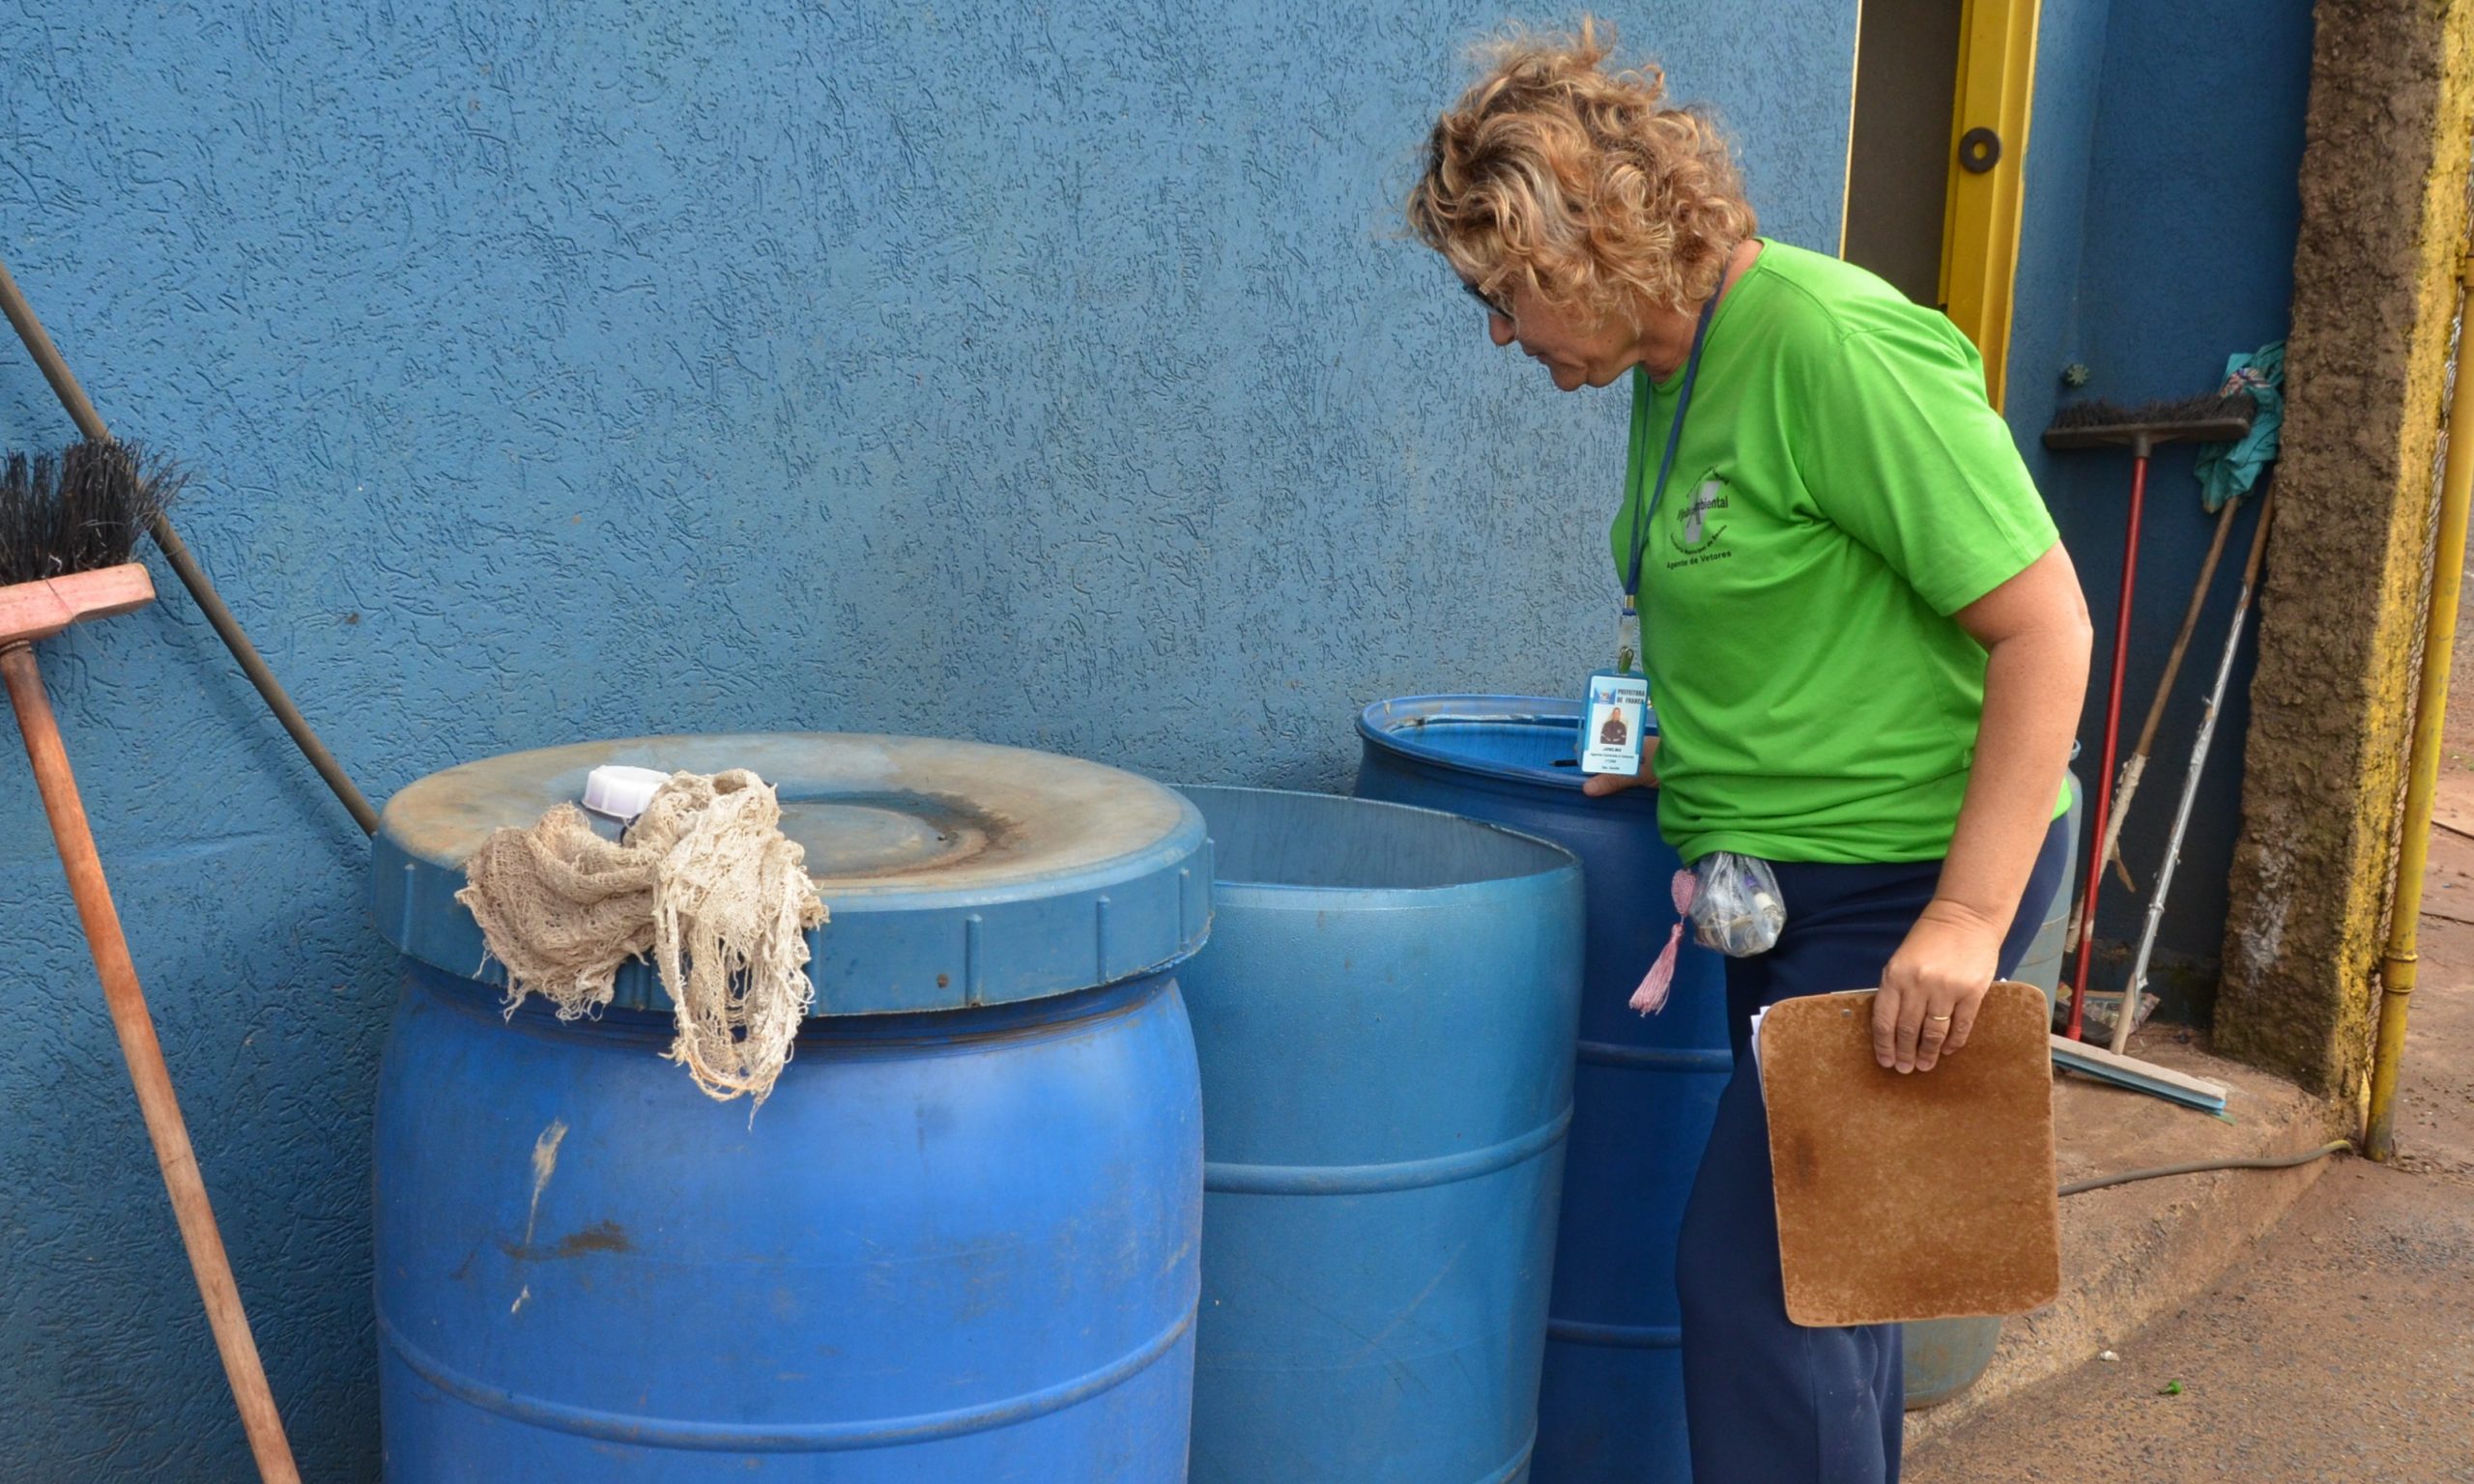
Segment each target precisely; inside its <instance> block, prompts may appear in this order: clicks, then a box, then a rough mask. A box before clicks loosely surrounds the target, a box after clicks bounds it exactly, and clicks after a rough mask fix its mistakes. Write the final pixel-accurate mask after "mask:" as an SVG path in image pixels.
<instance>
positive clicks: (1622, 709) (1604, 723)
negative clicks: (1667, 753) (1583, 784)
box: [1581, 674, 1650, 777]
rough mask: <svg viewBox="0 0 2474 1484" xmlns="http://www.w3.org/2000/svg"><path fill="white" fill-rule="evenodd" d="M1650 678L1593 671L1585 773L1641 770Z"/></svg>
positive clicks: (1584, 730) (1585, 728)
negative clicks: (1642, 735) (1643, 730)
mask: <svg viewBox="0 0 2474 1484" xmlns="http://www.w3.org/2000/svg"><path fill="white" fill-rule="evenodd" d="M1649 699H1650V688H1649V682H1648V681H1646V680H1643V679H1642V678H1641V677H1640V676H1638V675H1609V674H1597V675H1592V676H1591V677H1590V682H1589V711H1588V719H1587V720H1586V721H1585V722H1583V723H1582V732H1581V735H1582V737H1583V739H1584V742H1585V746H1584V747H1583V750H1582V753H1581V771H1582V772H1584V773H1621V774H1624V775H1625V776H1627V777H1628V776H1632V775H1636V774H1638V773H1639V772H1640V771H1641V730H1642V727H1643V724H1644V721H1645V718H1644V716H1643V714H1642V713H1643V712H1645V711H1646V710H1648V708H1649Z"/></svg>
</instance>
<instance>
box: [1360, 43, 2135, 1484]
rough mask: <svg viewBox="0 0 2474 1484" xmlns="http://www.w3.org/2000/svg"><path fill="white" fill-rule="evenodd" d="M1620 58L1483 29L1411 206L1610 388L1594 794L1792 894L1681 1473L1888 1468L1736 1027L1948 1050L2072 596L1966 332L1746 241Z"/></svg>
mask: <svg viewBox="0 0 2474 1484" xmlns="http://www.w3.org/2000/svg"><path fill="white" fill-rule="evenodd" d="M1610 49H1611V48H1610V47H1609V46H1608V45H1607V44H1605V43H1601V41H1600V40H1599V38H1598V35H1597V29H1596V28H1595V27H1594V26H1593V25H1592V24H1590V23H1589V22H1587V21H1584V22H1583V24H1582V26H1581V28H1580V31H1579V34H1578V35H1577V36H1575V37H1569V38H1541V37H1534V36H1522V37H1517V38H1515V39H1513V40H1510V41H1508V42H1504V43H1499V44H1497V45H1496V46H1494V47H1492V48H1491V49H1490V50H1489V52H1488V53H1487V56H1486V66H1485V70H1484V74H1483V75H1482V77H1481V79H1480V80H1479V82H1478V83H1477V84H1476V85H1475V86H1474V87H1472V88H1471V89H1470V90H1469V91H1468V93H1467V94H1466V95H1464V96H1463V97H1462V98H1461V100H1459V102H1458V103H1457V104H1455V105H1454V106H1453V108H1452V109H1451V110H1450V111H1449V112H1446V113H1445V114H1444V115H1443V116H1442V117H1441V119H1440V120H1439V121H1438V122H1437V123H1436V125H1435V127H1434V131H1433V133H1432V135H1431V136H1430V138H1429V139H1428V141H1427V145H1426V152H1425V161H1424V163H1425V168H1424V175H1423V178H1422V179H1421V180H1420V181H1419V182H1418V184H1417V185H1416V187H1415V189H1414V190H1413V191H1412V193H1411V195H1410V198H1409V218H1410V221H1411V223H1412V224H1413V226H1414V227H1415V229H1416V230H1417V232H1418V234H1419V236H1420V237H1421V238H1423V239H1424V241H1425V242H1426V243H1428V244H1429V245H1430V246H1432V247H1433V248H1434V249H1435V250H1436V251H1438V252H1440V253H1441V254H1443V256H1444V258H1445V260H1446V261H1447V262H1449V263H1450V264H1451V266H1452V268H1453V271H1455V272H1456V273H1457V274H1458V275H1459V278H1460V281H1461V284H1462V286H1463V287H1465V288H1466V290H1467V291H1468V292H1469V293H1470V294H1472V295H1474V296H1475V297H1476V298H1477V299H1478V300H1481V301H1482V303H1483V304H1484V306H1485V313H1486V325H1487V329H1488V332H1489V333H1490V335H1491V336H1492V338H1493V340H1494V343H1495V344H1496V345H1498V346H1505V347H1509V346H1512V345H1517V346H1519V347H1520V349H1521V350H1522V351H1524V352H1526V353H1527V354H1528V355H1529V356H1530V357H1532V358H1534V359H1536V360H1538V361H1539V362H1540V363H1542V364H1543V365H1544V366H1545V368H1546V371H1547V374H1548V376H1549V377H1550V378H1551V379H1552V380H1553V382H1554V384H1555V385H1556V386H1557V387H1558V388H1560V389H1562V390H1565V391H1574V390H1578V389H1579V388H1582V387H1585V386H1588V387H1602V386H1610V385H1614V384H1615V383H1616V382H1618V381H1625V382H1627V383H1628V384H1629V387H1630V393H1631V399H1632V424H1631V446H1630V458H1629V462H1628V466H1627V468H1626V471H1625V488H1624V499H1623V502H1622V504H1621V506H1620V507H1619V508H1618V510H1617V512H1616V515H1615V520H1614V526H1613V530H1612V542H1613V547H1614V557H1615V569H1616V574H1617V576H1618V578H1619V580H1621V581H1622V582H1623V583H1624V584H1625V593H1626V598H1627V601H1626V606H1627V608H1628V607H1629V605H1630V601H1631V598H1632V595H1633V594H1635V593H1637V601H1638V605H1639V607H1638V612H1639V615H1640V622H1641V630H1642V633H1641V644H1642V669H1643V671H1644V672H1645V673H1646V674H1647V675H1648V677H1649V682H1650V692H1651V696H1652V699H1653V700H1654V703H1655V706H1656V712H1657V717H1658V723H1659V739H1658V743H1657V748H1656V751H1655V753H1654V755H1652V756H1651V757H1649V758H1648V759H1646V760H1645V764H1644V767H1643V770H1642V773H1641V775H1640V776H1639V777H1638V778H1623V777H1617V776H1613V775H1601V776H1597V777H1594V778H1592V779H1591V780H1590V781H1589V784H1588V787H1589V791H1590V792H1591V793H1593V794H1597V795H1603V794H1607V793H1612V792H1614V791H1616V790H1618V789H1621V788H1625V787H1630V786H1634V785H1639V784H1649V785H1654V786H1656V787H1657V788H1658V789H1659V796H1658V814H1657V817H1658V828H1659V829H1660V831H1661V832H1662V833H1663V834H1664V835H1665V836H1666V838H1667V840H1668V841H1669V842H1671V843H1672V844H1673V845H1674V846H1675V848H1676V849H1677V851H1678V852H1679V853H1680V854H1681V855H1682V856H1683V859H1684V861H1685V862H1687V863H1690V862H1693V861H1695V860H1698V859H1700V858H1701V857H1703V856H1706V855H1708V854H1710V853H1711V852H1713V851H1721V850H1723V851H1732V852H1737V853H1740V854H1743V855H1748V856H1754V857H1758V858H1760V859H1761V860H1764V861H1767V862H1769V863H1770V864H1771V866H1772V868H1773V870H1774V871H1775V873H1776V875H1777V878H1778V881H1779V884H1780V886H1781V887H1782V889H1783V890H1782V893H1781V895H1782V896H1783V898H1784V899H1785V904H1786V909H1787V921H1786V925H1785V927H1784V928H1783V929H1782V931H1781V932H1780V935H1779V937H1778V940H1777V942H1776V944H1775V945H1774V946H1773V947H1771V948H1770V949H1769V951H1768V952H1766V953H1763V954H1760V955H1757V956H1750V957H1741V958H1730V959H1728V960H1727V1021H1728V1025H1729V1028H1730V1032H1731V1035H1732V1036H1733V1039H1734V1044H1735V1059H1736V1066H1737V1072H1736V1075H1735V1076H1734V1078H1733V1079H1732V1080H1731V1081H1730V1082H1729V1084H1728V1086H1727V1088H1726V1090H1725V1092H1724V1094H1723V1095H1722V1096H1721V1097H1720V1099H1719V1103H1718V1111H1717V1118H1716V1123H1715V1126H1714V1127H1712V1131H1711V1134H1710V1141H1709V1145H1708V1148H1707V1151H1706V1153H1705V1154H1704V1156H1703V1157H1702V1164H1701V1169H1700V1174H1699V1176H1698V1177H1697V1179H1696V1182H1695V1184H1694V1186H1693V1190H1692V1195H1691V1198H1690V1201H1689V1203H1688V1204H1687V1206H1686V1209H1685V1213H1684V1219H1683V1233H1682V1237H1681V1241H1680V1244H1679V1248H1678V1253H1677V1260H1676V1280H1677V1286H1678V1290H1679V1297H1680V1299H1681V1301H1682V1305H1683V1374H1684V1390H1685V1413H1686V1418H1687V1421H1688V1424H1689V1430H1690V1434H1691V1439H1690V1441H1691V1450H1692V1459H1693V1475H1694V1477H1695V1479H1697V1480H1700V1481H1702V1484H1886V1481H1891V1480H1895V1479H1896V1478H1897V1476H1898V1471H1899V1420H1900V1413H1901V1402H1902V1397H1901V1378H1900V1360H1899V1332H1898V1328H1897V1327H1896V1326H1877V1327H1865V1328H1849V1329H1822V1328H1802V1327H1798V1326H1796V1325H1795V1324H1793V1323H1792V1322H1790V1321H1789V1319H1788V1318H1787V1312H1786V1302H1785V1296H1784V1292H1783V1289H1782V1286H1781V1281H1780V1276H1779V1263H1778V1233H1777V1222H1776V1212H1775V1208H1774V1206H1773V1205H1772V1194H1771V1188H1770V1179H1769V1133H1768V1127H1767V1123H1766V1120H1765V1116H1764V1113H1763V1109H1762V1102H1761V1089H1760V1083H1759V1079H1758V1073H1757V1072H1756V1071H1754V1070H1752V1068H1751V1066H1750V1058H1749V1055H1748V1053H1747V1050H1746V1046H1745V1042H1746V1040H1747V1032H1746V1023H1747V1021H1748V1019H1749V1017H1750V1016H1751V1015H1752V1013H1753V1012H1754V1011H1755V1010H1757V1009H1759V1008H1760V1007H1762V1006H1765V1005H1769V1004H1771V1003H1773V1002H1775V1001H1777V1000H1781V999H1785V998H1788V997H1790V996H1794V995H1803V994H1818V993H1826V992H1829V991H1832V990H1840V989H1853V988H1869V987H1874V986H1878V987H1879V988H1880V991H1881V992H1880V994H1879V996H1878V997H1877V999H1876V1000H1875V1011H1874V1024H1873V1039H1874V1049H1875V1054H1876V1056H1877V1058H1878V1059H1879V1061H1880V1062H1881V1065H1882V1066H1884V1068H1894V1069H1896V1070H1898V1071H1899V1072H1902V1073H1916V1074H1929V1073H1930V1072H1931V1070H1933V1068H1934V1066H1935V1064H1936V1063H1937V1062H1938V1061H1939V1060H1940V1059H1941V1058H1942V1057H1945V1056H1951V1055H1955V1054H1960V1053H1961V1052H1962V1048H1964V1047H1965V1046H1966V1045H1967V1042H1968V1033H1969V1028H1970V1025H1971V1022H1972V1020H1973V1018H1974V1015H1975V1011H1976V1007H1977V1006H1978V1005H1979V1004H1980V1003H1981V1002H1982V1000H1983V998H1984V995H1985V991H1986V990H1987V988H1988V987H1989V986H1990V985H1992V983H1993V981H1994V980H1995V979H1996V978H1997V977H1999V976H2000V975H2003V974H2007V973H2008V972H2010V971H2011V970H2012V969H2013V968H2014V967H2015V966H2016V965H2017V963H2018V962H2019V960H2020V958H2021V957H2022V956H2024V954H2025V952H2026V949H2027V946H2028V940H2029V938H2030V937H2032V936H2033V933H2034V930H2035V928H2036V925H2037V923H2038V922H2039V920H2040V919H2041V918H2042V916H2043V909H2044V907H2045V906H2046V904H2047V903H2048V902H2050V901H2051V900H2052V899H2053V897H2054V894H2055V892H2056V891H2057V889H2058V888H2059V885H2060V878H2061V872H2062V859H2063V855H2064V852H2065V850H2066V848H2067V841H2066V838H2065V834H2064V828H2065V827H2064V825H2063V823H2062V822H2061V814H2062V812H2063V809H2062V806H2063V801H2064V795H2063V791H2062V790H2063V779H2062V770H2063V767H2064V765H2065V763H2066V762H2067V760H2068V753H2069V749H2070V743H2071V732H2072V729H2073V728H2074V727H2075V726H2076V724H2077V720H2078V716H2079V709H2080V702H2081V699H2082V696H2083V693H2084V692H2085V690H2086V679H2087V655H2088V644H2089V630H2088V622H2087V611H2086V603H2085V602H2084V600H2083V599H2082V596H2081V594H2080V589H2079V582H2078V578H2077V575H2076V574H2075V573H2074V572H2073V570H2072V568H2071V565H2070V558H2069V557H2068V556H2067V555H2066V554H2065V553H2064V552H2063V550H2062V548H2061V546H2060V545H2059V544H2058V542H2057V540H2056V536H2055V530H2054V525H2053V522H2052V520H2051V518H2050V517H2049V516H2048V514H2047V513H2046V510H2045V506H2044V502H2043V500H2042V499H2040V498H2039V497H2038V495H2037V493H2036V490H2035V487H2034V485H2033V484H2032V483H2031V482H2030V480H2029V478H2028V472H2027V470H2026V467H2025V466H2024V465H2023V464H2022V463H2021V461H2020V458H2019V453H2018V450H2017V448H2016V447H2015V446H2014V445H2013V443H2012V442H2011V440H2010V434H2009V430H2008V428H2007V427H2006V426H2005V425H2004V424H2003V422H2002V420H2001V418H2000V415H1999V414H1997V413H1996V412H1995V411H1994V410H1993V408H1992V407H1991V406H1990V405H1989V404H1988V403H1987V401H1986V398H1985V388H1984V368H1983V363H1982V361H1981V360H1980V359H1979V358H1978V357H1977V354H1976V352H1975V349H1974V347H1973V346H1971V344H1969V342H1968V341H1967V339H1966V338H1965V337H1964V336H1963V335H1961V334H1960V333H1959V331H1958V330H1957V328H1954V327H1953V326H1952V325H1951V324H1950V322H1949V320H1948V319H1946V318H1945V317H1944V316H1942V314H1940V313H1938V312H1936V311H1934V310H1931V309H1927V308H1923V307H1920V306H1918V305H1916V304H1913V303H1911V302H1910V301H1908V300H1907V299H1906V298H1905V297H1904V296H1902V295H1901V294H1900V293H1899V292H1898V291H1897V290H1895V289H1893V288H1891V287H1890V286H1889V285H1887V284H1886V283H1884V282H1883V281H1882V280H1881V279H1879V278H1877V277H1875V276H1873V275H1872V274H1871V273H1868V272H1866V271H1863V270H1861V269H1858V268H1856V267H1853V266H1851V265H1849V264H1846V263H1842V262H1840V261H1838V260H1836V259H1834V258H1829V257H1826V256H1823V255H1821V254H1819V253H1814V252H1808V251H1805V250H1803V249H1801V248H1798V247H1794V246H1791V245H1789V244H1787V243H1779V242H1775V241H1770V240H1768V239H1764V238H1762V237H1760V236H1758V235H1756V222H1755V218H1754V214H1753V210H1752V207H1751V206H1750V204H1749V203H1748V202H1747V201H1746V200H1745V199H1744V194H1743V188H1742V185H1741V183H1740V180H1739V178H1738V176H1737V173H1736V170H1735V167H1734V164H1733V163H1732V161H1731V160H1730V158H1729V156H1728V150H1727V146H1726V143H1725V141H1724V140H1723V139H1722V138H1721V137H1720V136H1719V134H1718V132H1717V131H1716V129H1715V128H1714V127H1713V126H1712V123H1711V121H1710V120H1709V119H1708V118H1706V117H1704V116H1703V115H1702V114H1700V113H1698V112H1696V111H1693V110H1691V109H1687V108H1681V107H1677V106H1674V105H1671V104H1670V103H1668V102H1667V101H1666V100H1665V98H1664V79H1663V77H1662V75H1661V74H1660V73H1659V71H1657V70H1656V69H1655V68H1654V67H1644V68H1641V69H1639V70H1635V71H1618V70H1613V69H1610V68H1609V67H1607V65H1606V62H1607V58H1608V56H1609V55H1610ZM1638 888H1639V891H1640V892H1641V894H1642V901H1643V903H1644V907H1645V909H1654V908H1657V907H1659V906H1661V905H1662V904H1663V902H1664V900H1665V898H1666V895H1667V887H1666V883H1664V882H1662V881H1643V882H1640V883H1639V884H1638ZM1848 1238H1849V1240H1850V1241H1863V1240H1864V1234H1863V1233H1850V1234H1848Z"/></svg>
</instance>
